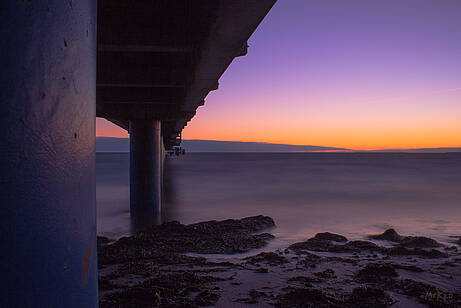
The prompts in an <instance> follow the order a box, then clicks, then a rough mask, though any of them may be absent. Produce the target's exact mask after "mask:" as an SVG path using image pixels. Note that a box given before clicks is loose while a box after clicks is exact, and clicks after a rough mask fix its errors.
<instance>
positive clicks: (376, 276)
mask: <svg viewBox="0 0 461 308" xmlns="http://www.w3.org/2000/svg"><path fill="white" fill-rule="evenodd" d="M398 276H399V274H398V273H397V271H396V270H395V268H394V266H393V265H392V264H390V263H369V264H367V265H366V266H365V267H364V268H362V269H361V270H359V272H358V273H357V275H356V278H357V279H358V280H360V281H364V282H378V281H381V280H383V279H386V278H392V277H398Z"/></svg>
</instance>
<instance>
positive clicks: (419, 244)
mask: <svg viewBox="0 0 461 308" xmlns="http://www.w3.org/2000/svg"><path fill="white" fill-rule="evenodd" d="M400 245H402V246H404V247H411V248H435V247H442V246H443V245H442V244H440V243H439V242H437V241H436V240H433V239H431V238H429V237H425V236H406V237H405V238H403V239H402V240H401V241H400Z"/></svg>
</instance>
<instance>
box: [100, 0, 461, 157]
mask: <svg viewBox="0 0 461 308" xmlns="http://www.w3.org/2000/svg"><path fill="white" fill-rule="evenodd" d="M249 45H250V47H249V53H248V55H247V56H245V57H241V58H237V59H236V60H234V62H233V64H232V65H231V66H230V67H229V69H228V70H227V71H226V72H225V74H224V75H223V77H222V78H221V80H220V88H219V90H217V91H215V92H212V93H211V94H210V95H209V96H208V98H207V100H206V104H205V106H204V107H201V108H199V110H198V113H197V116H196V117H195V118H194V119H193V120H192V121H191V122H190V123H189V124H188V126H187V127H186V129H185V131H184V133H183V137H184V138H187V139H192V138H194V139H216V140H241V141H265V142H278V143H291V144H311V145H323V146H340V147H347V148H357V149H359V148H396V147H400V148H402V147H405V148H412V147H438V146H461V138H460V137H461V121H460V118H461V1H460V0H456V1H454V0H451V1H445V0H440V1H435V0H431V1H427V0H417V1H416V0H399V1H396V0H386V1H377V0H376V1H374V0H366V1H365V0H360V1H357V0H348V1H344V0H335V1H327V0H317V1H312V0H311V1H307V0H279V1H278V2H277V4H276V5H275V6H274V8H273V9H272V11H271V12H270V13H269V15H268V16H267V17H266V19H265V20H264V21H263V22H262V24H261V25H260V27H259V28H258V29H257V30H256V32H255V33H254V35H253V36H252V38H251V39H250V41H249ZM98 135H114V136H118V135H120V131H117V130H115V129H113V128H112V127H109V126H107V124H106V123H105V122H103V121H101V120H98Z"/></svg>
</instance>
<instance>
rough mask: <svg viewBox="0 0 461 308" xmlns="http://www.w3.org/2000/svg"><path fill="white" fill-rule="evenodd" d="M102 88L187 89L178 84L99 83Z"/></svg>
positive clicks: (98, 85)
mask: <svg viewBox="0 0 461 308" xmlns="http://www.w3.org/2000/svg"><path fill="white" fill-rule="evenodd" d="M96 86H97V87H100V88H185V87H186V86H185V85H178V84H134V83H98V84H96Z"/></svg>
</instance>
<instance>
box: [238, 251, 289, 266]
mask: <svg viewBox="0 0 461 308" xmlns="http://www.w3.org/2000/svg"><path fill="white" fill-rule="evenodd" d="M244 260H247V261H248V262H250V263H267V264H269V265H273V266H274V265H280V264H284V263H288V260H287V258H285V257H284V256H281V255H279V254H277V253H275V252H261V253H259V254H257V255H255V256H250V257H246V258H244Z"/></svg>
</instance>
